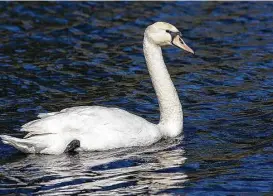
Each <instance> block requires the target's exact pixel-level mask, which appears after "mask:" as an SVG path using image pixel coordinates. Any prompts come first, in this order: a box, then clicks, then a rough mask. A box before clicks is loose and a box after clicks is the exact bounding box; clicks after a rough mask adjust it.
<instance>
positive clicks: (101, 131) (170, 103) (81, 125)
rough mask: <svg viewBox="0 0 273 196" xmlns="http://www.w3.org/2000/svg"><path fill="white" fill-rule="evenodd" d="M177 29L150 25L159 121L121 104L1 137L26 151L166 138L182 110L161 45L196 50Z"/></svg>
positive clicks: (55, 116)
mask: <svg viewBox="0 0 273 196" xmlns="http://www.w3.org/2000/svg"><path fill="white" fill-rule="evenodd" d="M181 36H182V35H181V33H180V32H179V31H178V29H177V28H176V27H174V26H173V25H171V24H168V23H164V22H156V23H154V24H152V25H150V26H148V27H147V28H146V30H145V33H144V41H143V50H144V55H145V59H146V62H147V67H148V70H149V73H150V76H151V79H152V83H153V86H154V88H155V91H156V95H157V97H158V101H159V106H160V122H159V124H153V123H150V122H148V121H147V120H145V119H143V118H141V117H139V116H136V115H134V114H131V113H129V112H127V111H124V110H121V109H118V108H107V107H100V106H79V107H72V108H67V109H64V110H61V111H60V112H53V113H47V114H39V115H38V117H39V118H40V119H38V120H34V121H31V122H29V123H27V124H25V125H23V126H22V128H21V130H22V131H25V132H28V134H27V135H26V136H25V137H24V138H23V139H19V138H15V137H11V136H6V135H1V136H0V137H1V138H2V141H3V143H5V144H9V145H12V146H14V147H15V148H17V149H18V150H20V151H22V152H25V153H43V154H61V153H63V152H66V151H72V150H77V151H80V150H82V151H97V150H107V149H112V148H120V147H130V146H146V145H150V144H152V143H155V142H157V141H158V140H160V139H161V138H162V137H176V136H177V135H179V134H180V133H181V132H182V128H183V113H182V106H181V104H180V101H179V98H178V95H177V92H176V89H175V87H174V85H173V83H172V81H171V78H170V75H169V73H168V71H167V68H166V65H165V63H164V60H163V57H162V51H161V46H165V45H174V46H177V47H179V48H181V49H184V50H186V51H188V52H191V53H194V52H193V50H192V49H191V48H190V47H188V46H187V45H186V44H185V42H184V41H183V40H182V38H181Z"/></svg>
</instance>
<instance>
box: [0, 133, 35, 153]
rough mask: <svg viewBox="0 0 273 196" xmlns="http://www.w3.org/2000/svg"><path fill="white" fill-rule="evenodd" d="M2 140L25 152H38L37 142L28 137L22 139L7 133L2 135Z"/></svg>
mask: <svg viewBox="0 0 273 196" xmlns="http://www.w3.org/2000/svg"><path fill="white" fill-rule="evenodd" d="M0 138H1V139H2V142H3V143H4V144H8V145H11V146H13V147H14V148H16V149H18V150H20V151H22V152H24V153H36V150H37V143H35V142H33V141H29V140H28V139H20V138H16V137H11V136H7V135H0Z"/></svg>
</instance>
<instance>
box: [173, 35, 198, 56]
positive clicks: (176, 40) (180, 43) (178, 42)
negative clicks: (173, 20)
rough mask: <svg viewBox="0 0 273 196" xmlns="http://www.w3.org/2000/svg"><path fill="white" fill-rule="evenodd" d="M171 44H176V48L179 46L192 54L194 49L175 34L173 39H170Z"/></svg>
mask: <svg viewBox="0 0 273 196" xmlns="http://www.w3.org/2000/svg"><path fill="white" fill-rule="evenodd" d="M172 43H173V45H175V46H177V47H178V48H181V49H183V50H186V51H188V52H190V53H192V54H194V51H193V50H192V49H191V48H190V47H189V46H188V45H187V44H186V43H185V42H184V40H183V39H182V38H181V37H180V36H179V35H177V36H176V37H175V38H174V39H173V41H172Z"/></svg>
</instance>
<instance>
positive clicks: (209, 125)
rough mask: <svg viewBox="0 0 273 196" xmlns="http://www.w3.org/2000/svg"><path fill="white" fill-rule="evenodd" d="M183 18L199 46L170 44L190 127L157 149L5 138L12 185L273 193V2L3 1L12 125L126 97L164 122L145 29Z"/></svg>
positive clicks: (5, 108) (51, 191)
mask: <svg viewBox="0 0 273 196" xmlns="http://www.w3.org/2000/svg"><path fill="white" fill-rule="evenodd" d="M156 21H165V22H169V23H172V24H174V25H175V26H176V27H178V28H179V29H180V30H182V32H183V35H184V37H185V41H186V43H188V45H189V46H191V47H192V48H193V49H194V50H195V52H196V55H194V56H193V55H190V54H188V53H185V52H181V51H180V50H178V49H176V48H171V47H170V48H166V49H164V57H165V61H166V64H167V65H168V68H169V72H170V74H171V76H172V79H173V82H174V83H175V86H176V88H177V91H178V93H179V96H180V99H181V102H182V104H183V109H184V133H183V135H182V136H180V137H178V138H175V139H172V140H163V141H161V142H159V143H157V144H155V145H153V146H150V147H146V148H131V149H119V150H113V151H108V152H93V153H79V154H76V155H61V156H46V155H24V154H21V153H20V152H18V151H17V150H15V149H14V148H12V147H9V146H7V145H4V144H2V143H0V155H1V158H0V194H2V195H4V194H11V193H17V194H18V195H20V194H26V195H65V194H67V195H71V194H75V195H76V194H78V195H96V194H97V195H110V194H112V195H116V194H120V195H122V194H124V195H128V194H135V195H137V194H144V195H145V194H159V195H163V194H182V195H183V194H184V193H190V195H228V194H229V195H250V194H252V195H256V194H258V192H259V193H261V192H264V193H265V192H267V193H268V195H270V194H273V162H272V160H273V147H272V143H273V132H272V130H273V120H272V119H273V112H272V111H273V88H272V86H273V61H272V57H273V55H272V53H273V38H272V34H273V3H272V2H229V3H227V2H148V3H147V2H141V3H140V2H118V3H117V2H105V3H104V2H84V3H64V2H52V3H45V2H43V3H33V2H27V3H23V2H19V3H14V2H9V3H6V2H1V3H0V71H1V75H0V89H1V91H0V95H1V96H0V133H1V134H8V135H12V136H23V135H24V133H21V132H19V131H18V129H19V128H20V126H21V125H23V124H24V123H26V122H28V121H31V120H34V119H35V118H36V116H37V114H38V113H41V112H50V111H58V110H61V109H63V108H66V107H70V106H79V105H105V106H115V107H119V108H122V109H125V110H127V111H130V112H133V113H135V114H138V115H140V116H142V117H144V118H146V119H148V120H150V121H152V122H155V123H156V122H157V121H158V118H159V111H158V105H157V99H156V97H155V93H154V91H153V88H152V85H151V81H150V78H149V75H148V72H147V69H146V66H145V61H144V57H143V53H142V39H143V32H144V30H145V28H146V26H148V25H150V24H152V23H153V22H156Z"/></svg>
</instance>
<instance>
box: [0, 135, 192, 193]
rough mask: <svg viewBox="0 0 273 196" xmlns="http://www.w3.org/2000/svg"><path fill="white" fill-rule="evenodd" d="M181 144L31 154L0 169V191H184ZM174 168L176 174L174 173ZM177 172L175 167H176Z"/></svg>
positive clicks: (171, 143)
mask: <svg viewBox="0 0 273 196" xmlns="http://www.w3.org/2000/svg"><path fill="white" fill-rule="evenodd" d="M180 142H181V140H180V141H179V140H175V141H174V140H173V141H161V142H159V143H157V144H155V145H153V146H150V147H145V148H131V149H118V150H113V151H107V152H93V153H90V152H89V153H88V152H87V153H79V154H75V155H67V154H63V155H60V156H45V155H29V156H27V157H25V158H22V159H21V160H19V161H16V162H13V163H9V164H6V165H3V166H1V173H2V178H4V181H5V182H7V183H6V186H5V185H3V186H1V188H0V189H2V190H3V189H5V188H9V189H11V188H12V187H17V188H18V186H20V187H21V188H22V189H32V190H34V191H35V192H36V193H37V194H39V195H41V194H46V195H60V194H72V193H90V192H94V193H95V194H97V195H99V194H104V195H105V194H107V195H109V194H129V193H130V194H145V193H146V194H148V193H149V194H154V193H158V192H160V191H164V190H166V189H168V188H174V187H180V188H181V187H183V183H184V182H185V181H186V180H187V175H186V174H184V173H183V172H181V170H179V167H181V165H182V164H183V163H184V162H185V160H186V158H185V157H183V154H184V150H183V149H181V148H180V147H177V145H178V144H179V143H180ZM172 168H175V172H174V171H173V170H172ZM176 168H177V169H176Z"/></svg>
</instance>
